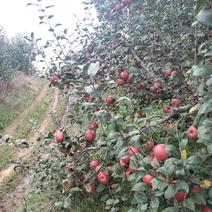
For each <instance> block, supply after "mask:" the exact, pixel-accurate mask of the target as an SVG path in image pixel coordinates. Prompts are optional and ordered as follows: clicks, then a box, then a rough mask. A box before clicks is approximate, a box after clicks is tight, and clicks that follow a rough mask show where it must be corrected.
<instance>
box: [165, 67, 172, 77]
mask: <svg viewBox="0 0 212 212" xmlns="http://www.w3.org/2000/svg"><path fill="white" fill-rule="evenodd" d="M171 74H172V69H167V70H165V71H164V77H170V76H171Z"/></svg>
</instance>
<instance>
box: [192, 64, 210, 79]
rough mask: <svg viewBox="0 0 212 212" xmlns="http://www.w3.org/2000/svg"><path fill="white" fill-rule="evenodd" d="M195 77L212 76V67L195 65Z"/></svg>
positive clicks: (193, 68) (193, 69) (193, 70)
mask: <svg viewBox="0 0 212 212" xmlns="http://www.w3.org/2000/svg"><path fill="white" fill-rule="evenodd" d="M192 72H193V76H195V77H200V76H207V75H211V74H212V66H211V65H193V66H192Z"/></svg>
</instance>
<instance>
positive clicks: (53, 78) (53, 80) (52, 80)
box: [50, 75, 60, 82]
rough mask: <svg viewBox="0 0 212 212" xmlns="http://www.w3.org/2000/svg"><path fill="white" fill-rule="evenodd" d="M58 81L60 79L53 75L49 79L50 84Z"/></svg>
mask: <svg viewBox="0 0 212 212" xmlns="http://www.w3.org/2000/svg"><path fill="white" fill-rule="evenodd" d="M59 80H60V78H59V77H58V76H57V75H53V76H52V78H51V80H50V81H51V82H58V81H59Z"/></svg>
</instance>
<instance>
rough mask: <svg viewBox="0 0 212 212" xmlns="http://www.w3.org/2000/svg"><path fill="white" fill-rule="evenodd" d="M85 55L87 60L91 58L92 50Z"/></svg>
mask: <svg viewBox="0 0 212 212" xmlns="http://www.w3.org/2000/svg"><path fill="white" fill-rule="evenodd" d="M85 57H86V59H87V60H89V59H90V58H91V54H90V52H86V54H85Z"/></svg>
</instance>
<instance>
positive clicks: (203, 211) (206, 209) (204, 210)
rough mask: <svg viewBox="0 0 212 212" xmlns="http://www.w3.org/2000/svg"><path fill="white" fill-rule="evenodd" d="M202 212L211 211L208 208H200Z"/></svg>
mask: <svg viewBox="0 0 212 212" xmlns="http://www.w3.org/2000/svg"><path fill="white" fill-rule="evenodd" d="M202 212H211V209H210V208H208V207H204V208H202Z"/></svg>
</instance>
